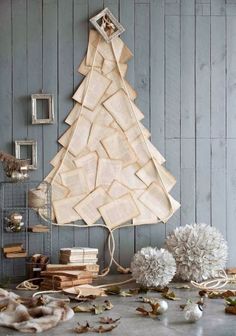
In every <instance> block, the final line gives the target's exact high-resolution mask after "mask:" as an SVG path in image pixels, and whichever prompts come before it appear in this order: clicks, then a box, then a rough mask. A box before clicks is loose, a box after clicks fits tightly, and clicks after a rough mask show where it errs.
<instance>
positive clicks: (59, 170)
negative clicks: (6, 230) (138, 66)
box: [45, 30, 179, 229]
mask: <svg viewBox="0 0 236 336" xmlns="http://www.w3.org/2000/svg"><path fill="white" fill-rule="evenodd" d="M132 56H133V55H132V53H131V51H130V50H129V48H128V47H127V46H126V45H125V44H124V42H123V41H122V40H121V39H120V37H115V38H113V39H112V40H111V41H110V42H109V43H108V42H106V41H105V40H104V39H103V38H102V36H101V35H100V34H99V33H98V32H97V31H96V30H91V31H90V34H89V43H88V49H87V54H86V56H85V58H84V59H83V61H82V63H81V65H80V66H79V69H78V71H79V72H80V73H81V74H82V75H84V76H85V78H84V80H83V81H82V83H81V84H80V86H79V87H78V89H77V91H76V92H75V93H74V95H73V99H74V101H75V105H74V107H73V109H72V110H71V111H70V113H69V115H68V117H67V118H66V120H65V122H66V123H67V124H68V125H69V126H70V127H69V128H68V129H67V131H66V132H65V133H64V134H63V135H62V136H61V137H60V139H59V143H60V144H61V145H62V148H61V150H60V151H59V152H58V153H57V154H56V156H55V157H54V158H53V159H52V161H51V164H52V166H53V169H52V171H51V172H50V173H49V175H48V176H47V177H46V178H45V180H46V181H47V182H49V183H51V185H52V204H53V216H54V220H55V221H56V222H57V223H61V224H66V223H71V222H73V221H77V220H80V219H83V220H84V221H85V223H87V224H88V225H93V224H94V223H95V222H97V221H98V220H101V218H102V219H103V220H104V222H105V224H106V225H107V226H109V227H110V228H111V229H113V228H116V227H118V226H122V224H124V223H127V222H131V223H132V224H134V225H136V224H150V223H157V222H158V221H162V222H166V221H167V220H168V219H169V218H170V217H171V216H172V215H173V214H174V212H175V211H176V210H177V209H178V208H179V203H178V202H177V201H175V200H174V199H173V198H172V197H171V195H170V194H169V192H170V190H171V189H172V187H173V186H174V184H175V182H176V181H175V178H174V177H173V176H172V175H171V174H170V173H169V172H168V171H167V170H166V168H165V167H164V166H163V165H162V164H163V163H164V162H165V159H164V158H163V156H162V155H161V154H160V153H159V151H158V150H157V149H156V148H155V147H154V146H153V145H152V143H151V142H150V140H149V137H150V133H149V131H148V129H146V128H145V127H144V126H143V125H142V123H141V120H142V119H143V118H144V115H143V113H142V112H141V111H140V110H139V108H138V107H137V106H136V105H135V103H134V100H135V98H136V96H137V94H136V92H135V90H134V89H133V88H132V87H131V85H130V84H129V83H128V82H127V81H126V79H125V74H126V71H127V62H128V60H129V59H130V58H131V57H132Z"/></svg>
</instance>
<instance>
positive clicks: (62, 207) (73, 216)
mask: <svg viewBox="0 0 236 336" xmlns="http://www.w3.org/2000/svg"><path fill="white" fill-rule="evenodd" d="M83 198H84V195H79V196H73V197H68V198H63V199H61V200H58V201H54V202H53V208H54V212H55V216H56V219H57V223H60V224H67V223H71V222H75V221H77V220H79V219H81V217H80V215H79V214H78V212H77V211H75V210H74V206H75V205H76V204H78V202H79V201H81V199H83Z"/></svg>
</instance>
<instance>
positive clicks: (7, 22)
mask: <svg viewBox="0 0 236 336" xmlns="http://www.w3.org/2000/svg"><path fill="white" fill-rule="evenodd" d="M10 36H12V28H11V3H10V2H9V1H8V0H4V1H0V73H1V78H2V79H3V81H4V82H1V86H0V101H1V106H2V110H1V123H0V134H1V149H2V150H5V151H6V152H9V153H12V50H11V48H12V45H11V39H10ZM0 171H1V172H0V178H1V181H3V180H4V179H5V176H4V175H5V174H4V172H3V170H2V167H1V170H0ZM1 192H2V190H1ZM3 218H4V214H2V213H1V219H3ZM1 225H3V223H1ZM3 235H4V233H3ZM2 238H3V237H2V229H1V230H0V241H1V242H2ZM0 264H1V265H2V253H0ZM0 276H3V277H4V269H3V267H1V271H0Z"/></svg>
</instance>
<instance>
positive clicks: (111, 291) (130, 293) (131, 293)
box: [105, 286, 148, 297]
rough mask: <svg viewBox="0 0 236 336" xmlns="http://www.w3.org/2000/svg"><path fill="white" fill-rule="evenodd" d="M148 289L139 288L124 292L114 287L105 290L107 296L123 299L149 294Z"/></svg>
mask: <svg viewBox="0 0 236 336" xmlns="http://www.w3.org/2000/svg"><path fill="white" fill-rule="evenodd" d="M147 291H148V289H147V288H146V287H138V288H131V289H126V290H123V289H121V288H120V287H119V286H112V287H108V288H106V289H105V293H106V294H107V295H119V296H122V297H130V296H134V295H138V294H140V293H147Z"/></svg>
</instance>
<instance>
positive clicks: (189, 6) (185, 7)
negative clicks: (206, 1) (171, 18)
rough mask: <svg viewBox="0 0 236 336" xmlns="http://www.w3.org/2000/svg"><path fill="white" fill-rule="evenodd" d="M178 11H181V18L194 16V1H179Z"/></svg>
mask: <svg viewBox="0 0 236 336" xmlns="http://www.w3.org/2000/svg"><path fill="white" fill-rule="evenodd" d="M180 10H181V16H183V15H194V12H195V0H181V3H180Z"/></svg>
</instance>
